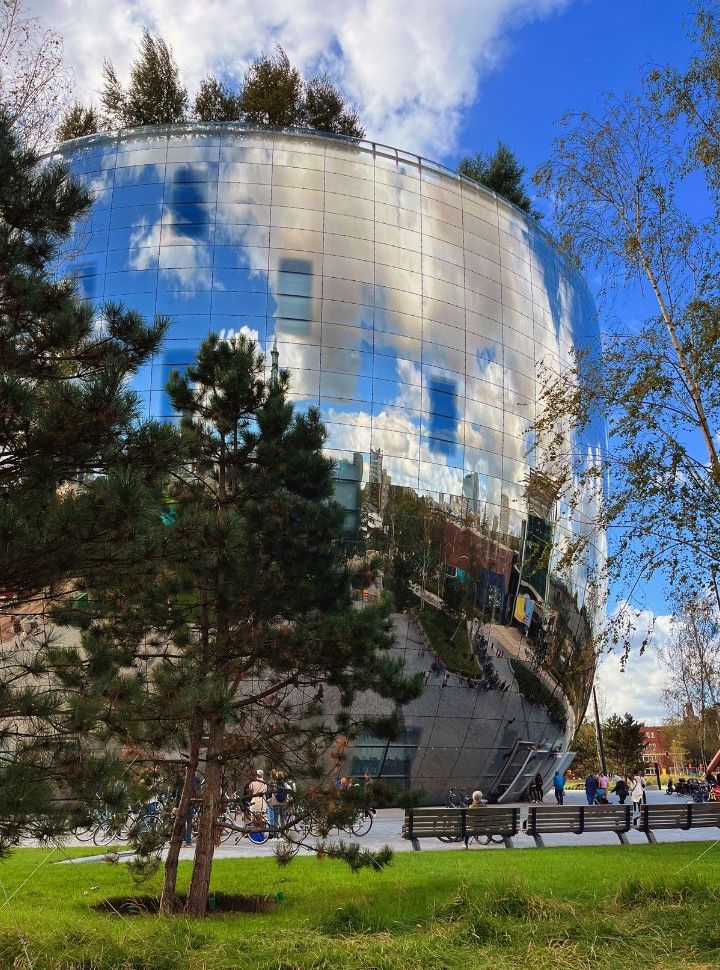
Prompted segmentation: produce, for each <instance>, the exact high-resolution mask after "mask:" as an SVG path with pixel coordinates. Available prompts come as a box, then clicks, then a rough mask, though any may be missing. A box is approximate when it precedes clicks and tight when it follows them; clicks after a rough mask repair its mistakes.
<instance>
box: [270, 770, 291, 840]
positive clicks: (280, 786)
mask: <svg viewBox="0 0 720 970" xmlns="http://www.w3.org/2000/svg"><path fill="white" fill-rule="evenodd" d="M270 779H271V781H270V788H269V792H268V824H269V826H270V828H271V829H274V830H275V831H274V832H271V835H270V838H271V839H272V838H278V833H277V830H278V829H282V828H284V827H285V821H286V818H287V801H288V790H289V788H288V784H287V782H286V781H285V776H284V774H283V773H282V771H272V772H271V773H270Z"/></svg>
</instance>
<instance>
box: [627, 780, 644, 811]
mask: <svg viewBox="0 0 720 970" xmlns="http://www.w3.org/2000/svg"><path fill="white" fill-rule="evenodd" d="M629 788H630V798H631V799H632V805H633V822H635V823H636V822H637V820H638V819H639V818H640V806H641V805H642V800H643V795H644V794H645V782H644V781H643V780H642V778H641V777H640V775H638V774H635V775H633V778H632V781H631V782H630V785H629Z"/></svg>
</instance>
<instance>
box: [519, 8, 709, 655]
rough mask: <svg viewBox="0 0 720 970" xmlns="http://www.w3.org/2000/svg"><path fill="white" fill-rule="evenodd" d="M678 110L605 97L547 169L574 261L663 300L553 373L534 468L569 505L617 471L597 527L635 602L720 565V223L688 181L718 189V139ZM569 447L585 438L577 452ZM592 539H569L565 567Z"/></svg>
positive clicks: (696, 66) (657, 94)
mask: <svg viewBox="0 0 720 970" xmlns="http://www.w3.org/2000/svg"><path fill="white" fill-rule="evenodd" d="M710 22H711V23H714V20H712V21H710ZM707 42H708V44H710V40H709V39H708V41H707ZM713 43H714V42H713ZM703 64H704V70H705V72H706V81H707V83H708V84H710V83H711V77H712V72H713V70H714V62H713V61H712V60H711V59H710V58H709V56H708V55H707V52H705V55H703V52H702V51H701V52H700V54H699V55H698V57H697V58H696V59H695V60H694V61H693V67H692V71H693V76H695V77H697V76H698V72H699V71H701V69H703V68H702V65H703ZM663 76H664V77H665V78H666V80H667V79H672V78H676V79H677V77H678V76H677V75H676V74H675V73H674V72H672V71H668V72H666V74H665V75H663ZM667 84H668V85H669V84H670V81H669V80H667ZM688 90H694V88H693V86H692V85H689V88H688ZM678 112H679V107H678V103H677V102H676V101H666V100H663V96H662V91H661V89H660V88H659V87H658V86H657V85H655V86H653V87H646V88H645V89H644V91H643V94H642V96H641V97H639V98H632V97H624V98H617V97H611V98H608V100H607V103H606V106H605V110H604V112H603V113H601V114H599V115H591V114H589V113H587V112H573V113H570V114H568V115H567V116H566V117H565V118H564V119H563V120H562V122H561V125H562V133H561V135H560V137H559V138H558V139H557V141H556V143H555V148H554V153H553V156H552V158H551V159H550V160H549V161H548V162H547V163H546V164H545V165H544V166H542V168H541V169H540V170H539V172H538V173H537V174H536V176H535V181H536V183H537V184H538V186H539V187H540V190H541V191H542V192H543V193H544V194H546V195H547V196H548V197H551V198H552V200H553V204H554V211H555V220H556V224H557V227H558V232H559V235H560V237H561V240H562V242H563V244H564V246H565V247H566V248H567V250H568V252H569V253H570V254H571V255H572V256H573V257H574V258H575V259H576V260H577V261H578V262H579V263H581V264H583V265H585V266H588V267H590V268H592V269H594V270H598V271H600V272H601V273H603V274H604V276H605V280H606V285H607V290H608V291H609V290H610V289H611V288H617V287H618V285H619V283H620V282H622V281H624V282H625V284H627V285H629V286H635V285H646V286H647V287H648V293H649V294H651V296H652V301H653V305H654V306H653V311H652V313H651V315H650V316H649V318H648V319H647V320H646V321H645V322H643V323H641V324H640V325H633V324H630V323H629V322H628V323H627V324H625V325H623V326H621V327H617V328H615V329H614V330H611V331H610V332H609V333H607V335H606V336H605V337H604V341H603V348H602V352H601V353H599V352H598V351H597V349H596V348H588V347H585V348H580V349H579V351H578V352H577V353H576V355H575V358H574V360H573V361H572V362H571V364H570V366H569V367H565V366H563V367H553V366H552V365H549V366H547V367H546V369H545V372H544V374H543V389H542V393H541V402H540V403H541V406H540V409H539V416H538V418H537V420H536V422H535V424H534V429H533V430H534V432H535V440H536V454H537V457H538V460H539V461H540V463H541V465H542V466H543V467H544V468H545V469H546V471H548V473H549V474H551V475H553V477H555V478H557V479H558V481H559V482H561V489H560V491H561V495H562V497H563V498H564V499H565V500H566V501H567V502H568V503H569V504H570V505H571V506H573V505H574V506H575V507H577V506H578V504H579V503H581V502H582V501H583V494H587V490H588V489H591V490H594V491H595V492H598V491H599V489H598V483H599V481H600V479H601V478H602V477H604V476H609V477H610V479H611V481H612V484H613V488H612V493H611V495H610V497H609V500H608V501H607V503H606V504H605V507H604V510H603V512H602V514H601V516H600V518H599V525H600V526H601V527H602V528H604V529H606V530H608V532H609V534H610V538H611V542H612V545H611V554H610V558H609V562H608V578H609V579H610V580H618V579H622V578H624V579H627V581H628V587H629V590H630V593H629V595H630V596H631V595H632V591H633V590H634V588H635V586H636V584H637V583H639V582H642V581H643V580H647V579H648V578H649V577H650V576H652V575H653V574H654V573H656V572H661V573H664V575H665V578H666V579H667V580H668V583H669V584H670V586H671V587H672V589H673V591H674V593H675V595H676V597H677V598H679V599H683V598H684V597H685V596H686V595H688V594H690V593H692V592H694V591H695V590H697V588H698V587H703V586H706V585H707V586H711V585H712V584H713V583H714V576H715V574H716V573H717V570H718V568H719V567H720V540H719V539H718V536H720V532H719V531H718V529H719V527H720V519H719V513H718V509H719V508H720V501H719V500H720V459H719V457H718V441H719V440H720V426H719V425H718V415H720V331H719V329H718V327H719V324H718V320H719V319H720V317H719V315H718V309H719V307H720V290H718V274H717V268H718V267H717V257H716V251H715V250H716V241H717V238H716V229H715V222H714V220H708V221H703V220H698V219H696V218H691V217H690V216H689V215H688V214H686V213H685V212H684V211H683V209H682V206H681V202H682V183H681V181H680V179H681V176H682V175H683V174H684V173H685V172H687V171H688V169H689V168H692V167H694V166H696V165H697V164H698V163H699V162H700V161H702V160H703V159H704V160H705V161H704V162H703V165H704V167H703V169H702V171H703V174H705V175H706V177H707V180H708V184H709V185H710V187H712V185H713V180H714V178H715V175H714V169H713V167H712V165H713V163H712V161H711V157H712V155H711V148H712V146H713V145H716V143H714V142H712V139H711V129H708V128H705V127H704V126H703V124H702V122H701V121H700V120H699V118H698V116H697V115H696V114H694V113H692V112H690V111H686V112H685V115H686V119H685V120H686V122H687V124H688V126H689V128H688V131H689V135H688V140H687V141H686V140H685V132H684V129H683V128H682V127H681V126H680V125H679V124H678ZM701 129H702V131H701ZM699 138H702V139H703V145H704V146H705V147H704V148H703V151H702V152H700V151H699V149H698V148H697V145H698V139H699ZM683 146H685V148H686V150H685V151H684V150H683ZM705 162H707V164H705ZM598 413H604V414H605V415H606V416H607V421H608V427H609V433H610V435H609V448H608V450H607V451H606V452H605V453H604V454H602V455H596V456H595V460H594V461H593V462H592V463H590V464H589V465H588V463H587V461H586V460H585V458H586V454H585V453H586V450H587V448H586V447H585V439H584V433H585V432H586V431H587V430H588V428H589V427H591V426H592V424H593V423H594V422H595V420H596V418H597V415H598ZM568 431H570V433H568ZM568 441H570V442H572V441H575V442H578V443H582V444H581V446H580V447H577V446H573V448H572V450H569V449H568V444H567V443H568ZM586 542H587V537H585V536H579V537H578V539H577V540H576V541H575V542H574V543H571V544H570V545H569V546H568V548H567V550H566V560H568V561H571V560H573V559H574V558H575V557H577V556H579V555H580V556H581V555H582V554H583V551H584V546H585V543H586ZM621 615H624V616H625V617H627V616H628V615H629V614H628V613H627V612H625V613H624V614H621ZM621 635H622V636H624V635H625V634H624V633H622V634H621Z"/></svg>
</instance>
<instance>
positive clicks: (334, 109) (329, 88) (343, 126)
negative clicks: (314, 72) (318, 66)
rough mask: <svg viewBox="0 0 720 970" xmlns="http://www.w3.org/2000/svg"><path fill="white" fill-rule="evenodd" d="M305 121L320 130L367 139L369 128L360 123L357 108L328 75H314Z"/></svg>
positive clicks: (308, 87)
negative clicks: (366, 130)
mask: <svg viewBox="0 0 720 970" xmlns="http://www.w3.org/2000/svg"><path fill="white" fill-rule="evenodd" d="M302 120H303V124H304V125H305V127H306V128H314V129H315V130H316V131H327V132H331V133H332V134H337V135H346V136H348V137H349V138H364V137H365V129H364V128H363V126H362V125H361V124H360V119H359V117H358V114H357V111H356V110H355V108H354V107H353V106H352V105H351V104H349V102H348V101H347V99H346V98H344V97H343V96H342V94H341V93H340V92H339V91H338V89H337V88H336V87H335V85H334V84H333V83H332V81H331V80H330V78H329V77H328V76H327V74H321V75H320V76H319V77H315V78H312V80H310V81H308V82H307V84H306V86H305V100H304V104H303V118H302Z"/></svg>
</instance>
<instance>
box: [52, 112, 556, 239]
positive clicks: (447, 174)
mask: <svg viewBox="0 0 720 970" xmlns="http://www.w3.org/2000/svg"><path fill="white" fill-rule="evenodd" d="M143 132H152V133H153V134H155V135H159V134H161V135H171V134H172V135H177V134H192V133H195V132H201V133H207V134H210V133H212V132H219V133H221V134H222V133H225V132H226V133H228V134H231V133H233V132H237V133H238V134H243V133H254V132H257V133H258V134H271V135H293V136H298V137H303V138H316V139H318V140H323V141H328V140H331V141H337V142H341V143H343V144H345V145H348V146H354V147H355V148H360V149H362V150H363V151H366V152H368V151H369V152H370V153H372V155H373V156H377V155H379V156H380V157H382V158H388V159H391V160H393V161H395V163H396V164H397V165H401V164H406V165H413V166H414V167H416V168H417V169H418V170H419V171H421V172H431V173H435V174H437V175H442V176H443V177H444V178H449V179H451V180H452V181H454V182H457V183H459V184H460V185H462V186H467V187H468V188H471V189H472V190H473V191H474V192H478V191H480V193H481V194H486V195H489V196H491V197H492V198H493V199H494V200H495V202H496V204H497V202H498V201H500V202H502V203H503V204H504V205H506V206H508V207H509V208H510V209H512V210H514V211H515V212H516V213H517V214H518V215H519V216H520V217H521V218H522V220H523V222H525V223H527V224H528V225H530V226H532V227H533V228H534V229H536V230H537V231H538V232H540V233H541V235H543V236H545V237H546V238H547V239H548V240H549V241H550V242H554V241H553V239H552V236H551V235H550V233H549V232H548V231H547V230H546V229H545V228H544V227H543V226H541V225H540V223H539V222H538V220H537V219H536V218H534V217H533V216H531V215H530V214H529V213H527V212H526V211H525V210H524V209H521V208H520V207H519V206H517V205H515V203H514V202H510V200H509V199H506V198H504V197H503V196H501V195H498V194H497V192H495V191H494V190H493V189H490V188H488V187H487V186H485V185H482V184H481V183H480V182H476V181H475V180H474V179H471V178H468V177H467V176H465V175H461V174H460V173H459V172H458V171H456V170H455V169H452V168H450V167H449V166H447V165H444V164H443V163H442V162H436V161H434V160H433V159H430V158H425V157H424V156H423V155H416V154H414V153H412V152H405V151H403V150H402V149H399V148H394V147H393V146H392V145H385V144H384V143H383V142H379V141H370V140H369V139H366V138H351V137H350V136H349V135H339V134H335V133H334V132H325V131H318V130H317V129H315V128H276V127H273V126H271V125H248V124H245V122H242V121H215V122H205V121H190V122H188V121H184V122H177V123H176V124H165V125H141V126H139V127H137V128H121V129H119V130H118V131H114V132H98V133H97V134H95V135H85V136H83V137H82V138H73V139H70V140H69V141H65V142H62V143H61V144H60V145H58V146H57V147H56V148H55V149H53V151H51V152H48V153H47V156H46V157H50V156H52V155H55V154H62V155H64V154H65V150H66V148H69V149H71V150H72V151H76V150H77V149H79V148H90V147H92V146H93V145H94V144H96V143H97V144H99V143H107V142H109V141H112V140H116V141H117V142H120V141H121V140H124V139H126V138H128V137H137V136H141V135H142V134H143Z"/></svg>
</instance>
